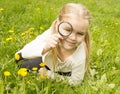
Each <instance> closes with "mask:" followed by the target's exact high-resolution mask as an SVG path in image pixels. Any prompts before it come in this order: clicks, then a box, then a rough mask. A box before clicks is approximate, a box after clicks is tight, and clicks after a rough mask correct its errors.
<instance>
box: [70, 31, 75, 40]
mask: <svg viewBox="0 0 120 94" xmlns="http://www.w3.org/2000/svg"><path fill="white" fill-rule="evenodd" d="M69 38H70V39H71V40H76V34H75V33H74V32H72V33H71V34H70V36H69Z"/></svg>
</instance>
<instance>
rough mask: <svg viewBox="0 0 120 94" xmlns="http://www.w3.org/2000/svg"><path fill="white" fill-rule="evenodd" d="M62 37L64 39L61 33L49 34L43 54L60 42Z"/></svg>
mask: <svg viewBox="0 0 120 94" xmlns="http://www.w3.org/2000/svg"><path fill="white" fill-rule="evenodd" d="M62 39H63V37H62V36H61V35H59V34H52V35H50V36H48V37H47V38H46V39H45V46H44V49H43V52H42V54H44V53H46V52H48V51H49V50H51V49H53V48H55V47H56V46H57V45H58V44H59V42H60V40H62Z"/></svg>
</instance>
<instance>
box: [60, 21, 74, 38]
mask: <svg viewBox="0 0 120 94" xmlns="http://www.w3.org/2000/svg"><path fill="white" fill-rule="evenodd" d="M62 23H67V24H69V25H70V26H71V29H72V30H71V33H72V31H73V27H72V25H71V24H70V23H69V22H67V21H62V22H61V23H60V24H59V25H58V32H59V34H60V35H61V36H65V37H66V36H69V35H70V34H71V33H70V34H68V35H63V34H61V32H60V29H59V27H60V25H61V24H62Z"/></svg>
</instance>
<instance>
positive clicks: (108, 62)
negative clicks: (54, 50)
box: [0, 0, 120, 94]
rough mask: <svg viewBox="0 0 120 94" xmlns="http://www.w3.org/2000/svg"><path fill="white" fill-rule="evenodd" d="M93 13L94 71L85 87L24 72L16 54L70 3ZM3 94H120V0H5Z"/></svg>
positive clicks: (1, 8)
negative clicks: (84, 7) (21, 73)
mask: <svg viewBox="0 0 120 94" xmlns="http://www.w3.org/2000/svg"><path fill="white" fill-rule="evenodd" d="M68 2H79V3H82V4H84V5H85V6H86V7H87V8H88V9H89V10H90V12H91V26H90V32H91V36H92V39H91V44H92V47H91V57H90V62H91V65H90V68H91V70H90V73H89V74H86V75H85V79H84V81H83V83H82V84H81V85H78V86H75V87H72V86H68V85H67V84H66V82H65V81H62V82H61V81H57V80H56V79H55V80H54V81H53V80H50V79H41V78H40V77H39V76H37V75H36V73H35V72H34V73H26V72H25V73H26V74H23V75H21V76H18V72H19V71H20V70H18V67H17V64H16V63H15V61H14V54H15V52H16V51H18V50H19V49H21V48H22V47H23V46H24V45H25V44H26V43H28V42H30V41H31V40H33V39H34V38H35V37H36V36H37V35H38V34H41V33H42V32H43V31H44V30H46V29H47V28H49V26H50V25H51V23H52V21H53V20H54V19H56V17H57V14H58V12H59V10H60V8H61V6H63V5H64V4H66V3H68ZM0 94H120V0H0Z"/></svg>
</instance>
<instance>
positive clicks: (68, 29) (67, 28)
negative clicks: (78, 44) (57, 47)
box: [58, 21, 73, 37]
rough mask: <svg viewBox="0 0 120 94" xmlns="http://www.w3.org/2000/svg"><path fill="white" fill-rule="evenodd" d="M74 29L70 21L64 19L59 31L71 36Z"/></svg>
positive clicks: (63, 34)
mask: <svg viewBox="0 0 120 94" xmlns="http://www.w3.org/2000/svg"><path fill="white" fill-rule="evenodd" d="M72 31H73V27H72V25H71V24H70V23H69V22H66V21H63V22H61V23H60V24H59V25H58V32H59V34H60V35H61V36H64V37H66V36H69V35H70V34H71V33H72Z"/></svg>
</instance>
